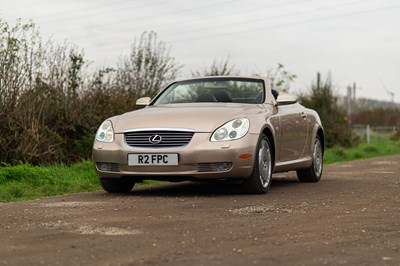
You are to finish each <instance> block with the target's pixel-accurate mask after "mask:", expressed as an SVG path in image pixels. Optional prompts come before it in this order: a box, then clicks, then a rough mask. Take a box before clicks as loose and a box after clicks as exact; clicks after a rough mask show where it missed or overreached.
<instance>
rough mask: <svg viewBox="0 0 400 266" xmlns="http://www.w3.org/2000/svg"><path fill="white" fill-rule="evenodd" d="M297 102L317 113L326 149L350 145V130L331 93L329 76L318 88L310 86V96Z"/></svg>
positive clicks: (302, 97) (314, 85)
mask: <svg viewBox="0 0 400 266" xmlns="http://www.w3.org/2000/svg"><path fill="white" fill-rule="evenodd" d="M299 100H300V102H301V103H302V104H303V105H304V106H306V107H308V108H311V109H314V110H315V111H317V112H318V114H319V116H320V118H321V121H322V125H323V127H324V130H325V139H326V141H325V143H326V146H327V147H333V146H335V145H340V146H344V147H350V146H351V145H352V140H351V129H350V126H349V124H348V122H347V121H346V119H345V116H344V114H343V113H342V112H341V110H340V109H339V108H338V106H337V104H336V102H337V98H336V97H335V96H334V94H333V91H332V79H331V77H330V75H329V76H328V77H327V79H326V81H325V82H321V84H320V86H319V88H317V85H316V84H312V85H311V92H310V94H309V95H303V96H301V97H300V99H299Z"/></svg>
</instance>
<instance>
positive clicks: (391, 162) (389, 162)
mask: <svg viewBox="0 0 400 266" xmlns="http://www.w3.org/2000/svg"><path fill="white" fill-rule="evenodd" d="M397 164H399V163H398V162H397V161H377V162H372V165H397Z"/></svg>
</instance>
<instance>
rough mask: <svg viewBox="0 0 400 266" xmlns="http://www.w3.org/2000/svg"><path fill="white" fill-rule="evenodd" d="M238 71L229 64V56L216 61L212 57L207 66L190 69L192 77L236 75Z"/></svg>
mask: <svg viewBox="0 0 400 266" xmlns="http://www.w3.org/2000/svg"><path fill="white" fill-rule="evenodd" d="M237 75H239V71H238V70H236V69H235V65H231V63H230V62H229V57H228V58H226V59H225V60H221V61H219V62H218V61H217V59H214V61H213V62H212V64H211V65H210V66H209V68H204V69H203V70H201V71H199V70H197V71H194V72H193V71H192V76H194V77H207V76H237Z"/></svg>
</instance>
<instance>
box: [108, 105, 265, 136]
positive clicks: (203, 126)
mask: <svg viewBox="0 0 400 266" xmlns="http://www.w3.org/2000/svg"><path fill="white" fill-rule="evenodd" d="M264 110H265V109H264V107H263V106H262V105H255V104H235V103H228V104H226V103H218V104H216V103H196V104H174V105H164V106H148V107H146V108H144V109H141V110H137V111H133V112H129V113H125V114H122V115H120V116H117V117H115V118H114V119H112V120H113V127H114V131H115V133H122V132H124V131H126V130H130V129H141V128H143V129H144V128H185V129H191V130H194V131H195V132H213V131H214V130H215V129H216V128H218V127H219V126H221V125H223V124H224V123H226V122H228V121H230V120H232V119H235V118H243V117H249V116H251V115H254V114H257V113H262V112H263V111H264Z"/></svg>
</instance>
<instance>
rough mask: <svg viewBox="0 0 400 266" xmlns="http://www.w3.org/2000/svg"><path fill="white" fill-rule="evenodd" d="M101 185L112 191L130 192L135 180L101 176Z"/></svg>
mask: <svg viewBox="0 0 400 266" xmlns="http://www.w3.org/2000/svg"><path fill="white" fill-rule="evenodd" d="M100 185H101V186H102V187H103V189H104V190H105V191H107V192H110V193H129V192H130V191H132V189H133V187H134V186H135V182H134V181H133V180H131V179H126V178H100Z"/></svg>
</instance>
